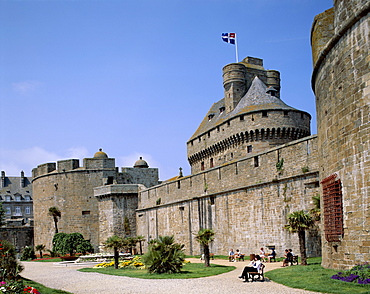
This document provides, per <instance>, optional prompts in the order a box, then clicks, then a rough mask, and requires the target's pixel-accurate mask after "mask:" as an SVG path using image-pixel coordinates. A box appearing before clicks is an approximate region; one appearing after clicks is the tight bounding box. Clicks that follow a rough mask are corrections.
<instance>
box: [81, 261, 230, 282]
mask: <svg viewBox="0 0 370 294" xmlns="http://www.w3.org/2000/svg"><path fill="white" fill-rule="evenodd" d="M234 269H235V266H223V265H217V264H211V266H210V267H205V266H204V264H203V263H187V264H185V265H184V267H183V268H182V272H181V273H179V274H160V275H159V274H149V273H148V271H147V270H142V269H141V270H140V269H114V268H113V267H108V268H83V269H80V270H79V271H81V272H94V273H101V274H107V275H115V276H127V277H131V278H141V279H192V278H201V277H208V276H214V275H219V274H223V273H226V272H229V271H232V270H234Z"/></svg>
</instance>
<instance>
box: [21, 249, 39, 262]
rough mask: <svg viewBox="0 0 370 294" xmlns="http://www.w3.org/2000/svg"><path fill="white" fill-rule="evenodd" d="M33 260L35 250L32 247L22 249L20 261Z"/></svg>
mask: <svg viewBox="0 0 370 294" xmlns="http://www.w3.org/2000/svg"><path fill="white" fill-rule="evenodd" d="M35 258H36V255H35V250H34V249H33V247H30V246H26V247H24V248H23V250H22V255H21V260H32V259H35Z"/></svg>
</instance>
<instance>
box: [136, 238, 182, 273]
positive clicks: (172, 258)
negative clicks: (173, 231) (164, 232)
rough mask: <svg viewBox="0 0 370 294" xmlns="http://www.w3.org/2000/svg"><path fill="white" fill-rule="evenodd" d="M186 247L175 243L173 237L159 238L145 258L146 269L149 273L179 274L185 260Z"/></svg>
mask: <svg viewBox="0 0 370 294" xmlns="http://www.w3.org/2000/svg"><path fill="white" fill-rule="evenodd" d="M184 246H185V245H183V244H179V243H175V240H174V237H173V236H164V237H163V236H159V238H158V239H156V240H152V241H151V242H150V244H149V248H148V252H147V253H146V254H145V255H144V256H143V261H144V264H145V267H146V268H147V269H148V271H149V273H157V274H162V273H179V272H180V271H181V268H182V266H183V262H184V260H185V253H184V251H183V249H184Z"/></svg>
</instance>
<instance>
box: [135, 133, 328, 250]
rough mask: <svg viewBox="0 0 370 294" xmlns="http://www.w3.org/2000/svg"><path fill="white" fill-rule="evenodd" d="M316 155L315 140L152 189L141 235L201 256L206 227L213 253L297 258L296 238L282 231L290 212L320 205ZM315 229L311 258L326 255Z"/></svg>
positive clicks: (142, 211) (143, 208)
mask: <svg viewBox="0 0 370 294" xmlns="http://www.w3.org/2000/svg"><path fill="white" fill-rule="evenodd" d="M317 155H318V150H317V138H316V136H310V137H306V138H304V139H300V140H296V141H294V142H291V143H287V144H285V145H282V146H279V147H276V148H272V149H270V150H268V151H265V152H262V153H258V154H256V155H255V156H250V157H246V158H244V159H241V160H238V161H234V162H231V163H228V164H225V165H223V166H219V167H215V168H212V169H208V170H207V171H204V172H200V173H196V174H192V175H190V176H186V177H183V178H179V179H177V180H175V181H171V182H168V183H163V184H161V185H158V186H154V187H152V188H149V189H146V190H144V191H142V192H141V193H140V198H139V206H138V210H137V218H136V219H137V232H138V234H139V235H143V236H144V237H145V238H146V239H147V240H151V239H154V238H157V237H158V236H160V235H174V236H175V238H176V241H177V242H180V243H183V244H185V248H186V252H187V253H188V254H199V253H200V248H199V244H198V243H197V242H196V241H195V239H194V234H196V233H197V232H198V230H199V229H201V228H212V229H213V230H214V231H215V232H216V238H215V241H214V242H213V243H212V245H211V246H212V247H211V250H212V252H214V253H215V254H226V253H227V251H228V249H229V248H239V249H240V250H242V251H243V252H245V253H247V254H249V253H256V252H258V249H259V248H260V247H266V246H275V247H276V249H277V253H278V254H279V255H283V252H284V251H283V250H284V249H285V248H287V247H288V248H293V250H295V251H297V252H298V251H299V248H298V239H297V236H295V235H293V234H290V233H288V231H286V230H285V229H284V225H285V224H286V217H287V215H288V214H289V213H291V212H293V211H297V210H301V209H304V210H309V209H310V208H313V207H314V205H313V203H312V197H313V196H317V195H318V194H319V188H318V187H319V183H318V180H319V178H318V161H317V160H318V158H317ZM282 159H283V160H284V164H283V167H282V169H281V170H278V169H277V168H276V163H277V162H278V161H279V160H282ZM317 229H318V228H316V229H314V230H313V231H311V232H310V234H308V239H307V248H308V255H309V256H317V255H320V253H321V247H320V239H319V235H318V234H317ZM315 230H316V231H315Z"/></svg>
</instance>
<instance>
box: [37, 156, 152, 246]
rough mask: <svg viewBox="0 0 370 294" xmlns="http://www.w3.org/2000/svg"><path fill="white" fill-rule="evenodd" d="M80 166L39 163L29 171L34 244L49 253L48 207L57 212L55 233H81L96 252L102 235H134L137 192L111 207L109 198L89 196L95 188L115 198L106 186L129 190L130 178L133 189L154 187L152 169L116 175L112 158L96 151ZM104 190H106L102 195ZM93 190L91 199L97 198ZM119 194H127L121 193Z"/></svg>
mask: <svg viewBox="0 0 370 294" xmlns="http://www.w3.org/2000/svg"><path fill="white" fill-rule="evenodd" d="M83 163H84V164H83V166H82V167H80V166H79V161H78V160H77V159H69V160H61V161H58V162H57V163H46V164H41V165H39V166H38V167H37V168H35V169H33V171H32V174H33V181H32V185H33V189H34V207H35V211H34V219H35V226H34V230H35V244H44V245H46V247H47V248H48V249H52V244H51V241H52V237H53V235H54V233H55V227H54V222H53V219H52V217H51V216H49V215H48V211H49V208H50V207H57V208H58V209H59V210H60V211H61V218H60V219H59V221H58V229H59V232H64V233H74V232H79V233H81V234H82V235H83V236H84V238H85V239H87V240H90V242H91V244H92V245H93V246H94V248H95V250H96V251H99V248H101V245H102V242H104V241H105V240H106V239H107V238H106V236H108V235H109V236H112V235H113V234H115V233H122V234H123V235H124V236H134V235H135V234H136V222H135V209H136V208H137V201H138V199H137V198H138V197H137V194H138V192H137V191H138V188H135V189H136V190H135V191H136V192H132V191H131V192H129V193H128V194H127V195H126V194H125V195H124V196H123V197H121V198H117V199H115V198H112V199H115V200H114V201H113V202H111V201H110V199H111V198H109V199H108V198H104V197H95V196H94V188H97V187H101V188H100V190H99V191H105V192H106V193H108V194H109V195H110V194H111V193H113V194H115V193H117V190H114V188H112V187H114V186H120V185H123V186H127V187H129V186H130V184H131V183H132V181H133V179H134V180H135V183H136V184H141V185H146V187H150V186H151V185H153V183H156V184H158V169H157V168H140V167H137V168H123V172H119V171H118V168H117V167H115V159H114V158H108V156H107V155H106V154H105V153H104V152H102V151H99V152H96V153H95V155H94V157H93V158H85V159H84V160H83ZM106 187H110V188H109V189H108V190H106ZM112 189H113V190H112ZM99 191H98V193H97V195H100V194H99V193H100V192H99ZM124 192H127V188H125V190H124ZM132 193H133V194H134V196H132ZM112 197H113V196H112ZM107 210H109V211H110V215H109V216H107V214H105V212H106V211H107ZM113 218H114V221H113ZM125 226H126V227H125ZM124 228H126V229H124ZM100 229H101V230H102V233H101V234H100ZM101 238H103V239H101Z"/></svg>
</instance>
